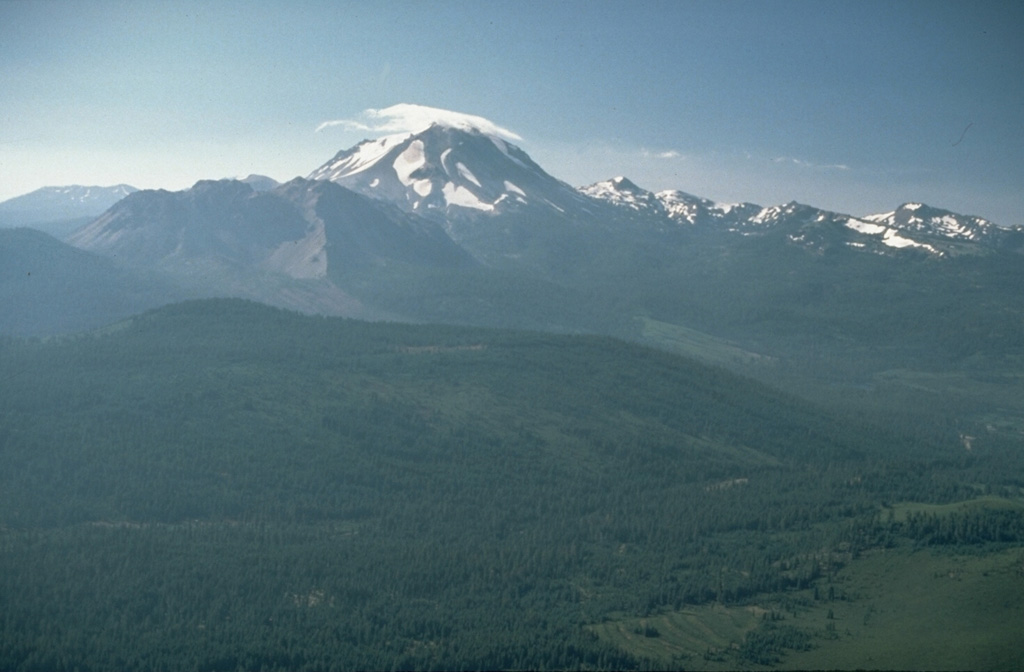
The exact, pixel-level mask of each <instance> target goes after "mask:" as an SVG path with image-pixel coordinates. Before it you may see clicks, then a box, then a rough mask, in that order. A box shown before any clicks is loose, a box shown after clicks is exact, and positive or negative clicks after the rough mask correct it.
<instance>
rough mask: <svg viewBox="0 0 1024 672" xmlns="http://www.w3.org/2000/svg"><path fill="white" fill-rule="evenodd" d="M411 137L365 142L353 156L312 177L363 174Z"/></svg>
mask: <svg viewBox="0 0 1024 672" xmlns="http://www.w3.org/2000/svg"><path fill="white" fill-rule="evenodd" d="M411 135H412V134H411V133H402V134H398V135H387V136H384V137H383V138H378V139H376V140H365V141H363V142H361V143H359V144H358V145H356V148H355V149H354V150H352V153H351V154H349V155H348V156H346V157H344V158H342V159H338V160H337V161H335V162H334V163H332V164H330V165H329V166H327V168H326V169H325V170H323V171H319V173H314V174H313V175H311V176H310V177H312V178H313V179H315V180H316V179H324V177H325V173H327V175H326V177H327V179H330V180H337V179H338V178H341V177H347V176H349V175H355V174H356V173H361V172H363V171H364V170H366V169H368V168H370V167H372V166H373V165H374V164H376V163H377V162H378V161H379V160H380V159H381V158H383V157H384V155H385V154H387V153H388V152H390V151H391V150H392V149H394V148H395V147H398V146H399V145H401V144H402V143H403V142H405V141H406V140H408V139H409V137H410V136H411Z"/></svg>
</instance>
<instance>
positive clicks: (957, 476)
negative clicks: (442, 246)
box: [0, 300, 1024, 670]
mask: <svg viewBox="0 0 1024 672" xmlns="http://www.w3.org/2000/svg"><path fill="white" fill-rule="evenodd" d="M0 350H2V351H0V377H2V378H3V379H4V381H5V384H4V386H2V388H0V414H2V416H3V417H4V418H5V421H4V423H3V425H2V426H0V493H2V494H0V542H2V549H3V553H0V577H2V578H0V600H2V601H3V603H4V604H5V605H8V607H9V608H7V609H5V613H4V615H3V620H2V621H0V629H2V630H0V667H3V668H5V669H71V668H73V667H76V666H77V667H80V668H85V667H88V668H89V669H157V668H161V669H169V668H174V669H181V668H196V669H210V670H215V669H236V668H238V667H242V668H246V669H260V668H263V669H317V670H324V669H351V668H363V669H365V668H373V669H381V668H384V667H388V668H390V667H396V668H402V669H414V668H415V669H426V668H439V667H440V668H446V669H456V668H458V669H470V668H472V669H476V668H492V669H493V668H533V669H536V668H541V667H547V668H552V667H555V668H567V667H573V668H575V667H585V668H606V669H607V668H616V669H620V668H626V667H639V668H649V667H652V666H653V667H660V666H666V667H675V668H677V667H680V666H682V665H683V662H684V661H690V660H691V658H690V657H688V656H691V654H690V653H687V652H686V650H682V649H679V650H676V649H672V650H670V651H669V652H668V653H666V652H665V651H659V650H650V649H642V648H636V647H634V646H632V645H630V644H628V642H627V641H626V640H629V641H632V639H631V637H627V638H626V640H617V639H615V638H613V637H610V636H608V634H607V633H606V632H605V631H603V630H601V629H599V628H597V626H598V625H599V624H601V623H611V624H615V623H633V622H634V621H633V620H630V619H641V618H649V617H654V616H658V617H659V618H662V617H663V618H666V619H670V618H673V617H672V614H676V613H683V612H685V611H687V610H693V609H710V608H711V607H713V606H714V605H719V606H720V607H721V608H726V609H732V608H738V607H743V606H747V607H751V608H754V607H756V608H757V609H761V610H762V611H764V613H774V611H778V610H781V609H782V606H781V605H783V604H784V603H787V602H786V600H791V599H795V598H796V597H799V598H800V599H801V600H803V599H805V598H806V600H809V602H808V604H809V605H813V604H815V602H814V600H818V599H821V600H824V599H825V598H824V597H823V596H824V595H826V594H827V593H828V586H829V582H831V581H832V580H833V577H834V576H836V575H837V573H838V572H840V571H843V568H850V569H849V570H848V571H853V569H854V568H856V566H857V565H856V562H857V560H858V558H859V557H860V556H861V555H862V554H864V553H870V552H871V551H872V549H883V548H890V549H899V548H909V547H910V546H909V545H912V544H917V545H918V546H919V547H921V548H927V547H936V548H938V547H942V548H953V549H974V550H978V549H986V548H990V547H991V546H992V545H993V544H996V545H998V544H1003V545H1004V546H1005V545H1006V544H1008V543H1019V542H1020V541H1021V540H1022V538H1024V536H1022V535H1024V529H1022V527H1021V524H1020V520H1019V517H1014V516H1007V515H1006V510H1007V509H1006V507H1005V506H1002V505H994V504H993V503H996V504H998V503H1000V502H1006V503H1007V506H1011V507H1016V506H1019V504H1018V502H1020V500H1021V497H1022V494H1024V493H1022V490H1021V488H1022V486H1024V483H1022V482H1021V481H1020V479H1019V478H1018V477H1017V476H1016V474H1020V473H1021V466H1024V465H1021V463H1020V459H1021V458H1020V457H1019V451H1016V450H1014V449H1013V448H1014V445H1013V444H1012V443H1009V442H1003V441H1001V440H1000V438H999V436H993V437H985V438H982V439H978V440H976V441H975V442H974V443H973V444H972V445H971V446H970V450H965V448H964V446H963V445H962V444H961V442H959V441H948V440H945V439H944V438H943V437H944V436H946V435H947V434H946V432H945V431H944V430H942V429H941V428H938V429H937V430H936V431H935V432H932V433H928V432H924V431H922V430H921V429H920V428H916V427H905V426H886V427H881V426H876V425H872V424H866V423H865V422H864V421H862V420H858V419H856V418H854V417H852V416H850V417H847V416H843V415H839V414H837V412H835V411H830V412H826V411H823V410H820V409H818V408H815V407H813V406H809V405H808V404H806V403H805V402H801V401H799V400H797V399H796V398H794V397H789V396H786V395H784V394H781V393H779V392H776V391H773V390H772V389H770V388H768V387H765V386H762V385H760V384H758V383H755V382H752V381H750V380H748V379H744V378H740V377H737V376H734V375H732V374H729V373H727V372H724V371H722V370H719V369H713V368H710V367H707V366H704V365H701V364H698V363H696V362H694V361H692V360H686V359H682V358H679V357H676V356H673V355H670V354H666V353H663V352H659V351H655V350H650V349H646V348H643V347H639V346H636V345H629V344H627V343H624V342H621V341H616V340H611V339H607V338H599V337H591V336H554V335H546V334H540V333H530V332H514V331H490V330H482V329H468V328H457V327H440V326H411V325H397V324H371V323H364V322H355V321H349V320H343V319H340V318H323V317H312V316H301V315H298V314H295V313H290V312H285V311H281V310H277V309H273V308H268V307H265V306H260V305H258V304H253V303H246V302H241V301H235V300H216V301H203V302H191V303H185V304H177V305H173V306H168V307H165V308H162V309H160V310H157V311H154V312H150V313H146V314H144V315H141V316H139V317H136V318H132V319H130V320H128V321H126V322H123V323H121V324H119V325H115V326H113V327H111V328H109V329H106V330H104V331H103V332H100V333H95V334H92V335H81V336H77V337H69V338H64V339H59V340H53V341H50V342H47V343H38V342H24V341H16V340H5V341H2V342H0ZM979 495H985V496H986V497H988V499H985V500H978V498H979ZM971 501H979V502H980V503H979V504H978V505H974V506H967V507H966V508H965V507H962V506H960V505H958V504H957V503H958V502H971ZM897 505H898V507H899V508H898V509H894V510H895V511H896V513H895V514H894V515H891V516H888V517H885V516H883V515H882V514H883V512H884V511H885V510H886V509H885V508H883V507H886V506H887V507H890V508H892V507H896V506H897ZM943 506H944V507H945V508H942V507H943ZM929 507H930V508H929ZM958 507H959V508H958ZM1010 510H1011V511H1012V510H1013V509H1012V508H1011V509H1010ZM922 552H927V551H922ZM1000 576H1001V575H1000ZM1011 578H1012V577H1011ZM1018 584H1019V582H1018ZM1018 584H1013V585H1017V587H1016V588H1014V589H1015V590H1019V585H1018ZM812 592H813V594H814V597H811V593H812ZM787 596H789V597H787ZM843 599H844V600H849V601H851V603H856V604H859V603H857V602H856V601H857V600H858V599H859V598H858V597H857V596H855V595H852V594H850V595H847V596H845V597H844V598H843ZM823 604H824V602H821V603H819V606H821V605H823ZM793 608H796V607H793ZM808 608H809V607H808ZM865 608H866V605H865ZM993 608H996V609H999V607H998V605H993ZM837 612H839V610H838V609H837ZM758 613H761V612H758ZM840 613H846V612H840ZM635 622H637V623H639V621H635ZM665 622H666V623H668V622H669V621H665ZM760 623H761V622H760V621H756V622H753V623H752V624H750V626H749V627H746V626H744V627H743V628H739V629H738V630H734V631H733V634H732V635H731V636H733V637H735V638H736V639H735V640H734V641H735V642H736V644H737V646H736V647H735V648H730V647H729V646H728V645H726V646H725V647H724V648H722V647H720V646H719V645H718V644H716V643H715V641H717V640H715V641H712V640H707V642H706V645H707V651H711V650H712V649H714V650H715V651H716V653H714V655H713V656H712V659H704V660H705V662H706V663H707V664H708V665H711V666H712V667H713V666H714V665H715V664H719V663H716V661H717V660H719V659H721V660H722V661H724V662H721V663H720V664H721V665H725V666H730V667H735V666H753V665H756V664H758V663H759V662H764V661H767V660H769V659H771V660H776V661H778V660H785V656H787V655H791V654H792V655H795V652H796V651H798V650H800V649H802V648H804V645H805V644H806V645H808V646H812V647H824V646H827V645H828V643H829V641H831V640H830V639H829V638H828V637H827V636H826V631H825V630H824V627H825V626H824V623H822V624H818V623H817V622H815V625H814V627H805V628H803V629H800V630H799V631H800V632H801V633H803V634H801V635H793V634H792V632H791V630H784V631H783V632H784V633H785V636H782V635H780V634H779V632H778V631H776V630H773V629H772V627H769V625H763V626H762V625H759V624H760ZM768 623H769V624H771V623H774V621H769V622H768ZM794 623H795V622H794ZM790 625H791V624H787V627H790ZM629 627H630V628H632V627H634V626H633V625H630V626H629ZM636 627H639V626H636ZM773 627H774V626H773ZM792 627H796V625H792ZM630 632H632V630H630ZM639 632H640V634H641V635H642V636H643V637H644V638H645V641H646V640H649V639H654V638H656V637H657V633H656V632H654V631H650V630H648V631H645V630H644V628H643V627H641V628H640V630H639ZM666 635H667V633H666ZM915 636H917V637H919V638H923V639H922V640H921V641H922V642H924V643H925V644H929V643H930V644H931V645H932V646H933V647H938V650H939V651H943V650H946V649H944V648H943V647H946V648H948V647H949V643H948V641H947V640H948V633H940V632H936V633H932V634H930V635H929V634H928V633H918V634H917V635H915ZM843 637H844V638H845V635H844V636H843ZM851 637H852V635H851ZM929 638H930V639H929ZM44 641H45V642H47V645H46V646H42V647H41V646H39V642H44ZM666 641H667V640H666ZM842 641H849V640H848V639H843V640H842ZM727 644H728V642H727ZM1014 645H1015V643H1013V642H994V643H993V646H996V647H1013V646H1014ZM765 651H767V653H765ZM787 651H788V652H790V653H787ZM1012 655H1013V654H1012V652H1009V649H1007V652H1005V655H1004V656H1003V657H1001V658H997V659H994V660H1000V661H1006V660H1009V659H1010V658H1007V657H1006V656H1011V657H1012ZM765 656H769V657H768V658H766V657H765ZM772 656H774V658H771V657H772ZM698 660H699V658H693V659H692V662H697V661H698ZM702 664H703V663H702ZM880 665H881V666H883V667H884V666H885V664H884V661H883V662H882V663H880ZM686 666H692V665H691V663H687V664H686ZM857 666H863V665H857Z"/></svg>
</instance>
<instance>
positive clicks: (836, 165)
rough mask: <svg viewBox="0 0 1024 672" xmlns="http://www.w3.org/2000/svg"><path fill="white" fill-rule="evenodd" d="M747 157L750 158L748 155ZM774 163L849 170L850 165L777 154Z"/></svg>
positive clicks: (818, 168) (819, 168)
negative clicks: (815, 161) (814, 161)
mask: <svg viewBox="0 0 1024 672" xmlns="http://www.w3.org/2000/svg"><path fill="white" fill-rule="evenodd" d="M747 158H750V156H749V155H748V156H747ZM772 163H790V164H793V165H794V166H800V167H801V168H814V169H817V170H849V169H850V167H849V166H848V165H846V164H845V163H812V162H811V161H804V160H802V159H797V158H794V157H792V156H777V157H775V158H774V159H772Z"/></svg>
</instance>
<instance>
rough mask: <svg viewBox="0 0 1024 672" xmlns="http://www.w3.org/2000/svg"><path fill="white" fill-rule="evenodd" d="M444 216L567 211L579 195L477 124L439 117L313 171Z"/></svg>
mask: <svg viewBox="0 0 1024 672" xmlns="http://www.w3.org/2000/svg"><path fill="white" fill-rule="evenodd" d="M309 179H313V180H330V181H332V182H336V183H338V184H341V185H342V186H345V187H348V188H349V189H352V190H354V191H357V192H360V193H362V194H365V195H367V196H370V197H372V198H377V199H381V200H388V201H392V202H394V203H396V204H397V205H398V206H399V207H401V208H402V209H404V210H407V211H409V212H415V213H417V214H421V215H425V216H428V217H433V218H436V219H441V218H444V217H452V216H455V217H460V216H466V215H473V214H476V215H479V214H497V213H500V212H507V211H509V210H510V209H516V208H521V207H525V206H528V205H530V206H542V207H550V208H555V209H556V210H559V209H560V210H564V209H565V207H566V205H567V202H566V201H567V198H569V199H572V198H576V197H577V195H576V193H575V190H573V189H572V187H570V186H569V185H567V184H565V183H563V182H561V181H559V180H556V179H555V178H553V177H551V176H550V175H548V174H547V173H546V172H544V170H543V169H542V168H541V167H540V166H538V165H537V164H536V163H534V161H533V160H532V159H531V158H530V157H529V156H528V155H527V154H526V152H524V151H523V150H522V149H520V148H519V147H517V146H516V145H514V144H512V143H510V142H508V141H506V140H505V139H503V138H501V137H498V136H497V135H494V134H489V133H484V132H482V131H481V130H479V129H477V128H474V127H461V126H459V125H455V124H441V123H434V124H432V125H431V126H430V127H429V128H427V129H426V130H424V131H421V132H419V133H406V134H395V135H388V136H385V137H382V138H378V139H376V140H365V141H363V142H361V143H359V144H358V145H356V146H355V147H353V148H351V149H348V150H344V151H342V152H339V153H338V154H337V155H335V156H334V158H333V159H331V160H330V161H328V162H327V163H325V164H324V165H323V166H321V167H320V168H318V169H317V170H315V171H313V172H312V173H311V174H310V175H309Z"/></svg>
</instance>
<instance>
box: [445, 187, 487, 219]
mask: <svg viewBox="0 0 1024 672" xmlns="http://www.w3.org/2000/svg"><path fill="white" fill-rule="evenodd" d="M442 192H443V193H444V200H445V201H447V202H448V205H457V206H459V207H462V208H473V209H475V210H483V211H484V212H490V211H492V210H494V206H493V205H491V204H490V203H484V202H483V201H481V200H480V199H479V198H477V197H476V196H475V195H474V194H473V192H471V191H470V190H469V189H466V188H465V187H462V186H458V187H457V186H455V184H454V183H452V182H448V183H446V184H445V185H444V188H443V189H442Z"/></svg>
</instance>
